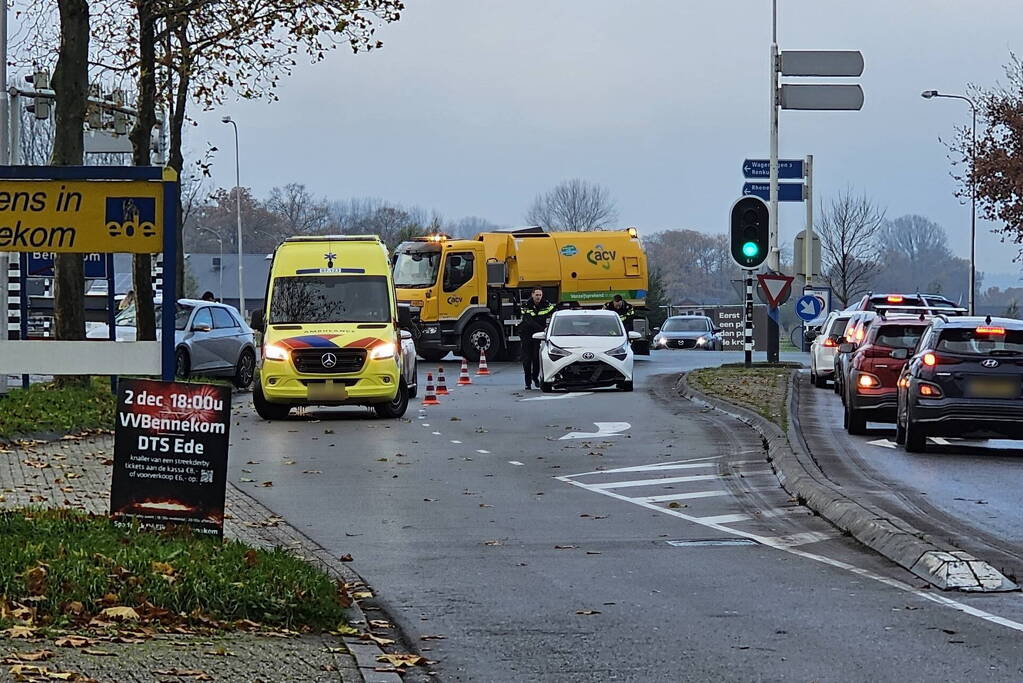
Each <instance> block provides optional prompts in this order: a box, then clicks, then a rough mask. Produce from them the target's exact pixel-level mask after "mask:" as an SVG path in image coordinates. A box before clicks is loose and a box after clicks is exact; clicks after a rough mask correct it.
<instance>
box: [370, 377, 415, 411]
mask: <svg viewBox="0 0 1023 683" xmlns="http://www.w3.org/2000/svg"><path fill="white" fill-rule="evenodd" d="M406 409H408V385H407V384H405V382H398V393H396V394H395V395H394V399H393V400H392V401H391V402H390V403H378V404H376V405H375V406H373V410H375V411H377V417H383V418H386V419H388V420H396V419H398V418H399V417H401V416H402V415H404V414H405V410H406Z"/></svg>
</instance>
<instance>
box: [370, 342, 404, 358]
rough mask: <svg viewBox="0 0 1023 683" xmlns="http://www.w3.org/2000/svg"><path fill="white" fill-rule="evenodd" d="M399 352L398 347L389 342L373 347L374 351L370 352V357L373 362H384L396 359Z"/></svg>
mask: <svg viewBox="0 0 1023 683" xmlns="http://www.w3.org/2000/svg"><path fill="white" fill-rule="evenodd" d="M397 352H398V347H397V346H395V345H394V344H392V343H391V342H387V343H386V344H379V345H377V346H374V347H373V350H372V351H370V352H369V357H370V358H371V359H373V360H384V359H386V358H394V354H396V353H397Z"/></svg>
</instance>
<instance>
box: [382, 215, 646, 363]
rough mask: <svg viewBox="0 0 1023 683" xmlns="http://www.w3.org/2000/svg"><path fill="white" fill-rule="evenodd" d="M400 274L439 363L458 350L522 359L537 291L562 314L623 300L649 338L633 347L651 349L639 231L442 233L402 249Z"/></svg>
mask: <svg viewBox="0 0 1023 683" xmlns="http://www.w3.org/2000/svg"><path fill="white" fill-rule="evenodd" d="M392 274H393V279H394V286H395V290H396V292H397V297H398V301H399V303H402V304H407V305H408V306H409V307H410V310H411V314H412V322H413V329H412V334H413V337H414V339H415V345H416V351H417V352H418V353H419V355H420V356H422V357H423V358H425V359H426V360H429V361H437V360H440V359H441V358H443V357H444V356H446V355H447V354H448V353H454V354H455V355H460V356H463V357H465V358H466V359H468V360H470V361H476V360H478V359H479V356H480V352H481V351H483V352H484V353H485V354H486V357H487V359H488V360H509V359H515V358H518V353H519V343H520V341H521V340H520V339H519V335H518V331H517V328H518V325H519V323H520V322H521V313H520V310H521V309H520V306H521V304H522V303H523V302H525V301H526V300H527V299H528V298H529V296H530V294H531V293H532V291H533V289H535V288H537V287H539V288H541V289H542V290H543V292H544V295H545V296H546V297H547V299H548V300H550V301H551V302H553V303H555V305H557V306H558V307H559V308H562V307H569V308H600V307H602V306H604V305H605V304H606V303H608V302H609V301H611V300H612V299H613V298H614V296H615V295H616V294H618V295H621V297H622V298H623V299H625V301H627V302H628V303H630V304H631V305H632V306H633V307H634V309H635V317H634V319H633V330H634V331H636V332H639V333H640V334H642V335H643V336H642V339H640V340H637V341H635V342H633V350H634V352H635V353H638V354H649V353H650V329H649V325H648V322H647V317H646V297H647V288H648V286H649V284H648V274H647V260H646V254H645V253H644V252H643V245H642V243H641V242H640V239H639V234H638V231H637V230H636V228H628V229H627V230H606V231H605V230H597V231H590V232H547V231H546V230H544V229H543V228H541V227H537V226H532V227H524V228H510V229H502V230H494V231H492V232H481V233H479V234H477V235H476V236H475V237H473V238H472V239H452V238H451V237H449V236H447V235H443V234H439V233H434V234H429V235H425V236H423V237H416V238H414V239H411V240H409V241H406V242H403V243H401V244H400V245H398V247H397V248H396V249H395V250H394V252H393V254H392Z"/></svg>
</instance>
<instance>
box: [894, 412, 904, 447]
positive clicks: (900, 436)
mask: <svg viewBox="0 0 1023 683" xmlns="http://www.w3.org/2000/svg"><path fill="white" fill-rule="evenodd" d="M895 443H897V444H899V445H902V444H904V443H906V428H905V427H903V426H902V420H900V419H899V418H898V417H896V418H895Z"/></svg>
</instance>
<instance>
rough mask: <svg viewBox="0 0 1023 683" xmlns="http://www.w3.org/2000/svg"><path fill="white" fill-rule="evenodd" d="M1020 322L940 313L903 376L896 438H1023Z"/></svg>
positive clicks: (923, 442) (909, 443)
mask: <svg viewBox="0 0 1023 683" xmlns="http://www.w3.org/2000/svg"><path fill="white" fill-rule="evenodd" d="M1021 377H1023V321H1020V320H1012V319H1009V318H991V317H990V316H989V317H987V318H980V317H974V316H970V317H951V318H950V317H947V316H944V315H939V316H937V317H936V318H935V319H934V320H933V321H932V322H931V326H930V327H929V328H928V329H927V331H926V332H925V333H924V335H923V337H922V338H921V339H920V343H919V345H917V351H916V353H915V354H914V356H913V357H912V358H911V359H910V360H909V362H908V363H906V366H905V367H904V368H903V370H902V374H901V376H900V377H899V403H898V417H897V422H896V429H897V431H896V437H895V440H896V441H897V442H899V443H903V444H905V446H906V450H907V451H909V452H912V453H918V452H922V451H923V450H924V449H925V448H926V446H927V437H929V436H963V437H978V438H986V437H995V438H999V437H1000V438H1007V439H1023V395H1021V382H1020V380H1021Z"/></svg>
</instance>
